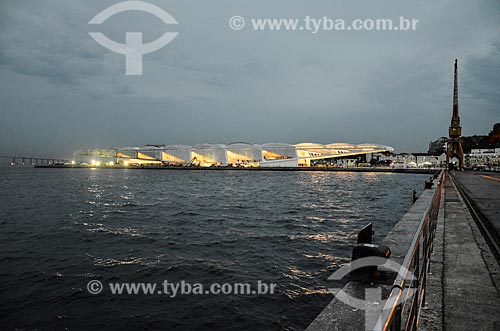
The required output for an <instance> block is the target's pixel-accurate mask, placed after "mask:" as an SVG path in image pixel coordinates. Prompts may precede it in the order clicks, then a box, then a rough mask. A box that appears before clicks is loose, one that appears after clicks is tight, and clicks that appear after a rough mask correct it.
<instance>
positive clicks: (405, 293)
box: [374, 171, 444, 331]
mask: <svg viewBox="0 0 500 331" xmlns="http://www.w3.org/2000/svg"><path fill="white" fill-rule="evenodd" d="M437 179H438V181H437V185H438V186H437V188H436V190H435V192H434V194H433V196H432V199H431V202H430V203H429V205H428V206H427V208H426V210H425V212H424V214H423V216H422V219H421V221H420V223H419V225H418V228H417V231H416V233H415V235H414V236H413V239H412V241H411V244H410V246H409V249H408V252H407V253H406V255H405V257H404V259H403V262H402V264H401V268H400V270H399V272H398V274H397V276H396V279H395V281H394V284H393V286H392V290H391V292H390V294H389V297H388V299H387V301H386V303H385V306H384V308H383V310H382V312H381V314H380V316H379V318H378V320H377V322H376V324H375V327H374V331H400V330H417V326H418V319H419V316H420V311H421V309H422V306H423V305H424V304H425V295H426V282H427V273H428V271H429V267H430V255H431V253H432V245H433V244H432V243H433V239H434V234H435V230H436V224H437V215H438V211H439V205H440V202H441V192H442V187H443V182H444V171H441V173H440V174H439V176H438V178H437ZM435 182H436V181H435Z"/></svg>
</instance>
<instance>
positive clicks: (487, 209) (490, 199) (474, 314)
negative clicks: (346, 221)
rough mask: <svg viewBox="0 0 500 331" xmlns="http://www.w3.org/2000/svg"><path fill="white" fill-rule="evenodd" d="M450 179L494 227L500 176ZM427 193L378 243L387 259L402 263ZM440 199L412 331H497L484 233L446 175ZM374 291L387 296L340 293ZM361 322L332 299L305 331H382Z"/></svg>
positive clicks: (498, 291) (356, 288) (499, 222)
mask: <svg viewBox="0 0 500 331" xmlns="http://www.w3.org/2000/svg"><path fill="white" fill-rule="evenodd" d="M485 175H486V176H488V177H484V176H485ZM455 176H456V180H457V183H459V185H461V187H463V188H465V190H466V194H467V196H469V194H470V196H469V198H471V199H473V200H474V201H473V204H474V205H475V206H476V207H478V208H479V209H481V213H482V214H483V215H488V217H487V220H488V221H490V222H491V224H492V228H497V226H500V217H498V214H499V213H500V201H499V199H500V176H498V175H491V174H484V173H483V174H481V173H479V174H478V173H455ZM490 177H491V178H490ZM496 178H498V180H495V179H496ZM438 192H439V191H438ZM433 193H434V189H431V190H425V191H424V193H423V194H422V196H421V197H420V198H419V199H418V200H417V203H416V204H415V205H414V206H412V208H411V209H410V211H409V212H408V213H407V214H406V215H405V216H404V217H403V219H402V220H401V221H400V222H399V223H398V224H397V225H396V226H395V227H394V228H393V229H392V230H391V231H390V232H389V234H388V236H387V237H386V238H385V239H384V241H383V243H384V244H386V245H388V246H389V247H391V249H392V250H393V255H392V256H391V260H393V261H395V262H397V263H400V264H401V263H403V257H405V255H406V254H407V253H408V248H409V242H410V240H411V238H412V236H413V235H414V234H415V231H416V229H417V225H418V224H419V220H420V219H421V216H422V214H423V213H424V211H425V210H426V208H427V207H426V206H429V203H431V199H432V195H433ZM440 196H441V199H440V201H439V212H438V216H437V220H436V221H435V223H431V224H434V225H435V228H436V230H435V233H434V240H433V245H432V254H431V256H430V265H429V268H428V273H427V277H426V279H425V278H424V283H426V286H425V285H424V287H423V291H424V292H425V296H424V297H425V302H424V303H423V305H422V309H421V311H420V319H419V322H418V330H430V331H442V330H445V331H466V330H467V331H469V330H484V331H497V330H500V267H499V261H498V260H497V258H496V256H495V254H494V253H493V251H494V250H492V249H491V248H490V247H491V244H489V243H488V240H489V237H488V236H486V238H488V239H485V236H484V230H480V228H481V227H480V226H479V225H478V224H477V223H476V222H477V220H476V219H475V218H474V217H473V215H472V214H471V212H470V211H469V208H468V206H467V204H466V201H465V200H464V198H462V195H461V194H460V191H459V190H458V188H457V186H456V184H455V183H454V181H452V179H451V177H450V175H449V174H445V176H444V179H443V186H442V191H441V195H440ZM467 199H468V198H467ZM436 209H437V207H436ZM474 215H477V213H476V212H474ZM479 224H480V223H479ZM481 229H482V228H481ZM481 231H483V232H481ZM419 284H421V283H420V281H419ZM374 286H375V287H378V288H380V289H381V290H382V294H383V297H384V298H386V297H387V293H388V291H389V290H390V285H389V284H387V283H385V284H383V283H379V284H373V283H371V284H369V283H368V284H367V283H364V284H363V283H360V282H356V281H350V282H349V283H347V285H346V286H345V287H344V290H345V291H346V292H347V293H348V294H350V295H352V296H357V297H362V293H363V292H364V291H366V289H367V288H370V287H374ZM384 293H386V294H385V295H384ZM363 321H364V316H363V312H362V311H361V310H359V309H353V308H352V307H349V306H348V305H346V304H345V303H343V302H340V301H339V300H337V299H336V298H335V299H334V300H332V302H331V303H330V304H329V305H328V306H327V307H326V308H325V309H324V310H323V311H322V312H321V314H320V315H319V316H318V317H317V318H316V319H315V320H314V321H313V322H312V323H311V324H310V325H309V327H308V329H307V330H309V331H316V330H368V329H369V330H385V328H383V327H381V326H378V327H375V328H373V327H370V328H368V329H367V328H366V325H364V323H363ZM393 327H395V328H388V330H389V329H390V330H405V325H404V322H403V324H402V325H401V327H399V326H393Z"/></svg>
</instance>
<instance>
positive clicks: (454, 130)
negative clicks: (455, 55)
mask: <svg viewBox="0 0 500 331" xmlns="http://www.w3.org/2000/svg"><path fill="white" fill-rule="evenodd" d="M457 62H458V61H457V60H455V75H454V82H453V115H452V117H451V125H450V128H449V139H448V148H447V153H446V169H449V168H450V161H451V159H452V158H454V157H455V158H457V159H458V169H459V170H463V169H464V150H463V147H462V127H461V125H460V116H459V114H458V64H457Z"/></svg>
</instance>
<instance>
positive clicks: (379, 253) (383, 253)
mask: <svg viewBox="0 0 500 331" xmlns="http://www.w3.org/2000/svg"><path fill="white" fill-rule="evenodd" d="M373 233H374V232H373V226H372V224H371V223H370V224H368V225H367V226H365V227H364V228H363V229H361V231H360V232H359V234H358V243H357V244H356V246H354V248H353V249H352V261H355V260H358V259H362V258H365V257H370V256H376V257H383V258H386V259H388V258H389V257H390V256H391V250H390V248H389V247H387V246H384V245H374V244H372V236H373ZM377 268H378V266H377V265H374V266H367V267H363V268H359V269H356V270H354V271H353V272H352V273H351V278H353V279H360V280H370V281H374V280H376V279H377V278H378V277H379V274H378V272H377Z"/></svg>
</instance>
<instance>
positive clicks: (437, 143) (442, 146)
mask: <svg viewBox="0 0 500 331" xmlns="http://www.w3.org/2000/svg"><path fill="white" fill-rule="evenodd" d="M447 143H448V138H447V137H440V138H438V139H436V140H433V141H431V142H430V143H429V149H428V150H427V153H429V154H443V153H445V152H446V144H447Z"/></svg>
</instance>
